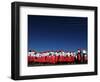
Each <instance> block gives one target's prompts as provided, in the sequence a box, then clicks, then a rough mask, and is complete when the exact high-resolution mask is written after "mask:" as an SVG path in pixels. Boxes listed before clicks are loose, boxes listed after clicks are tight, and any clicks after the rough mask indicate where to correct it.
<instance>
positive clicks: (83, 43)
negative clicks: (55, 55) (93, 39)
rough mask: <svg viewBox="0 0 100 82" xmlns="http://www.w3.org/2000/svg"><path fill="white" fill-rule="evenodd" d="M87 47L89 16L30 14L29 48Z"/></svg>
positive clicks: (63, 48) (68, 48)
mask: <svg viewBox="0 0 100 82" xmlns="http://www.w3.org/2000/svg"><path fill="white" fill-rule="evenodd" d="M78 48H82V49H87V18H85V17H59V16H36V15H28V49H32V50H36V51H46V50H60V49H61V50H70V51H74V50H77V49H78Z"/></svg>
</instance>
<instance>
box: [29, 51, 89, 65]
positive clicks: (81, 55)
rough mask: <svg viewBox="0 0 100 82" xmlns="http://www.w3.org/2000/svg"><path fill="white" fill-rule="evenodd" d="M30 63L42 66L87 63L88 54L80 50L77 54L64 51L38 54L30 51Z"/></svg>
mask: <svg viewBox="0 0 100 82" xmlns="http://www.w3.org/2000/svg"><path fill="white" fill-rule="evenodd" d="M28 62H29V63H41V64H45V63H46V64H58V63H70V64H74V63H87V53H86V51H85V50H82V51H81V50H78V51H77V53H75V52H64V51H58V52H57V51H56V52H53V51H52V52H51V51H46V52H39V53H37V52H36V51H29V54H28Z"/></svg>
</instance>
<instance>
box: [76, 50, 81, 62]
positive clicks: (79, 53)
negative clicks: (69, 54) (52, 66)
mask: <svg viewBox="0 0 100 82" xmlns="http://www.w3.org/2000/svg"><path fill="white" fill-rule="evenodd" d="M77 63H81V50H80V49H78V53H77Z"/></svg>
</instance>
